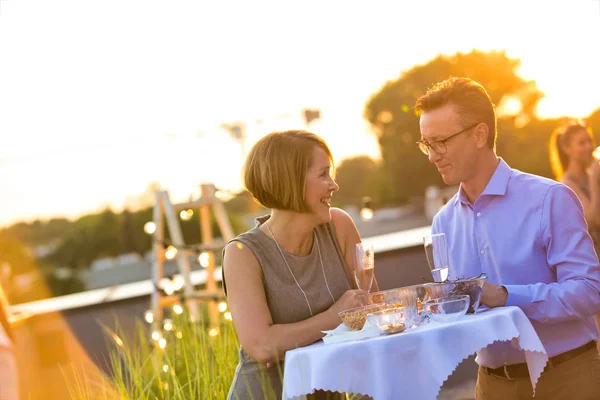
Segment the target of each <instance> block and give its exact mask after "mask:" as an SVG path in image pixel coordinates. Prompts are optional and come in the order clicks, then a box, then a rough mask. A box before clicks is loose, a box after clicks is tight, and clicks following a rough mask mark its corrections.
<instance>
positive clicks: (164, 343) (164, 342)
mask: <svg viewBox="0 0 600 400" xmlns="http://www.w3.org/2000/svg"><path fill="white" fill-rule="evenodd" d="M158 347H160V348H161V349H163V350H164V348H165V347H167V340H166V339H165V338H161V339H160V340H159V341H158Z"/></svg>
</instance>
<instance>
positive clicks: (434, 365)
mask: <svg viewBox="0 0 600 400" xmlns="http://www.w3.org/2000/svg"><path fill="white" fill-rule="evenodd" d="M497 340H506V341H511V342H512V343H513V344H514V345H515V346H517V347H518V348H521V349H523V350H525V358H526V360H527V364H528V367H529V372H530V376H531V381H532V384H533V387H534V389H535V384H536V382H537V380H538V378H539V376H540V375H541V373H542V371H543V370H544V366H545V365H546V362H547V361H548V355H547V354H546V350H545V349H544V346H543V345H542V342H541V341H540V339H539V337H538V336H537V334H536V333H535V330H534V329H533V326H532V325H531V323H530V322H529V319H527V317H526V316H525V314H524V313H523V311H521V309H520V308H517V307H502V308H497V309H493V310H487V311H485V312H483V313H479V314H477V315H465V316H463V317H461V319H459V320H458V321H455V322H450V323H437V322H431V323H429V324H425V325H422V326H421V327H419V328H417V329H414V330H410V331H406V332H403V333H400V334H396V335H390V336H378V337H375V338H370V339H366V340H360V341H353V342H344V343H336V344H329V345H324V344H323V342H322V341H319V342H317V343H315V344H313V345H310V346H307V347H302V348H298V349H295V350H291V351H288V352H287V353H286V355H285V374H284V378H283V385H284V386H283V398H284V399H292V398H294V397H302V396H303V395H306V394H309V393H312V392H314V391H315V390H317V389H321V390H331V391H337V392H346V393H361V394H368V395H370V396H371V397H373V398H374V400H386V399H435V398H436V397H437V395H438V393H439V391H440V388H441V386H442V384H443V383H444V381H445V380H446V379H448V377H449V376H450V375H451V374H452V372H454V370H455V369H456V367H457V366H458V364H459V363H460V362H461V361H462V360H464V359H465V358H467V357H469V356H470V355H472V354H475V353H476V352H478V351H479V350H481V349H483V348H485V347H486V346H488V345H490V344H491V343H493V342H494V341H497Z"/></svg>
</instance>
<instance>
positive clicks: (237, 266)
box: [223, 131, 378, 400]
mask: <svg viewBox="0 0 600 400" xmlns="http://www.w3.org/2000/svg"><path fill="white" fill-rule="evenodd" d="M244 170H245V171H244V180H245V186H246V188H247V189H248V191H249V192H250V193H251V194H252V195H253V196H254V198H255V199H256V200H257V201H258V202H259V203H261V204H262V205H263V206H265V207H267V208H270V209H271V214H270V215H266V216H264V217H261V218H258V219H257V221H256V226H255V227H254V228H253V229H251V230H250V231H248V232H246V233H244V234H242V235H240V236H238V237H237V238H235V239H234V240H232V241H231V242H230V243H228V244H227V246H226V248H225V251H224V253H225V254H224V261H223V272H224V276H223V283H224V285H225V293H226V294H227V299H228V302H229V308H230V310H231V315H232V318H233V324H234V326H235V330H236V332H237V335H238V338H239V341H240V344H241V349H240V362H239V364H238V366H237V368H236V371H235V378H234V381H233V383H232V386H231V390H230V392H229V399H239V400H244V399H265V398H269V399H270V398H276V399H280V398H281V396H282V376H283V358H284V355H285V352H286V351H288V350H291V349H294V348H297V347H301V346H306V345H309V344H311V343H314V342H316V341H317V340H319V339H321V338H322V337H323V333H322V331H324V330H329V329H334V328H335V327H337V326H338V325H339V324H340V323H341V320H340V318H339V316H338V313H339V312H341V311H343V310H346V309H349V308H353V307H357V306H359V305H360V301H359V299H358V295H359V294H361V293H364V292H363V291H361V290H358V289H356V287H355V285H354V279H353V271H352V265H353V262H354V252H355V247H356V244H357V243H359V242H360V236H359V234H358V231H357V230H356V227H355V225H354V223H353V221H352V219H351V218H350V217H349V216H348V214H346V213H345V212H344V211H342V210H340V209H336V208H332V207H331V206H330V203H331V199H332V196H333V195H334V193H335V192H336V191H337V190H338V188H339V187H338V185H337V184H336V183H335V181H334V179H333V161H332V156H331V152H330V150H329V148H328V147H327V144H326V143H325V142H324V141H323V139H321V138H320V137H319V136H317V135H314V134H312V133H309V132H304V131H287V132H278V133H272V134H269V135H267V136H265V137H264V138H262V139H261V140H260V141H259V142H258V143H256V145H255V146H254V147H253V148H252V150H251V151H250V153H249V155H248V158H247V160H246V164H245V167H244ZM372 290H378V287H377V282H374V283H373V287H372ZM308 397H309V398H310V399H313V398H338V395H337V394H336V395H333V394H331V393H326V392H320V393H316V394H313V395H310V396H308ZM342 398H344V397H342Z"/></svg>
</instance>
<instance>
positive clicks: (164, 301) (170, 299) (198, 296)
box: [160, 290, 225, 307]
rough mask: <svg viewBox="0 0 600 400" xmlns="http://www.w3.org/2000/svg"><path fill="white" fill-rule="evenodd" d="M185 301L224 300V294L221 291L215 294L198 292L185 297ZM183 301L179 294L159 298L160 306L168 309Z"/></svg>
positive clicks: (203, 291)
mask: <svg viewBox="0 0 600 400" xmlns="http://www.w3.org/2000/svg"><path fill="white" fill-rule="evenodd" d="M185 299H193V300H212V301H219V300H224V299H225V293H223V292H221V291H217V292H209V291H207V290H198V291H197V292H195V293H194V294H193V295H191V296H185ZM183 301H184V299H183V298H182V296H180V295H179V294H172V295H170V296H161V297H160V306H161V307H168V306H171V305H174V304H177V303H181V302H183Z"/></svg>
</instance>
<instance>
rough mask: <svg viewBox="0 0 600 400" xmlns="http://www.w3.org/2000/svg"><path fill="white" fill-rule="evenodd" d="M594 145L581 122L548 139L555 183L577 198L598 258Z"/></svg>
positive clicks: (598, 171)
mask: <svg viewBox="0 0 600 400" xmlns="http://www.w3.org/2000/svg"><path fill="white" fill-rule="evenodd" d="M595 147H596V144H595V142H594V136H593V134H592V131H591V129H589V128H588V127H587V126H586V125H585V124H584V123H583V122H581V121H572V122H569V123H567V124H565V125H563V126H561V127H559V128H558V129H556V130H555V131H554V133H553V134H552V137H551V138H550V165H551V167H552V172H553V173H554V176H555V177H556V180H557V181H559V182H562V183H564V184H565V185H567V186H568V187H570V188H571V189H573V191H574V192H575V194H577V197H579V200H580V201H581V205H582V206H583V211H584V215H585V220H586V222H587V224H588V231H589V232H590V236H591V237H592V240H593V241H594V247H595V249H596V253H597V254H600V251H599V250H600V162H599V161H598V160H596V159H595V158H594V155H593V153H594V149H595Z"/></svg>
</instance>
